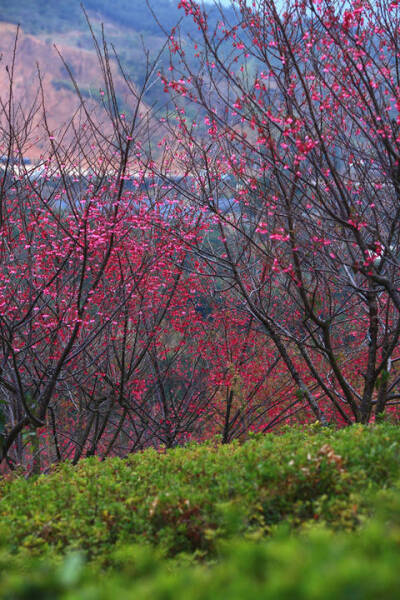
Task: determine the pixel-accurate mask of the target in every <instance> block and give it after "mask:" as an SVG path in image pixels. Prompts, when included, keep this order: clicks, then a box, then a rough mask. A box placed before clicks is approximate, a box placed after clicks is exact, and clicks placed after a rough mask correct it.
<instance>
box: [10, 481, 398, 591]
mask: <svg viewBox="0 0 400 600" xmlns="http://www.w3.org/2000/svg"><path fill="white" fill-rule="evenodd" d="M385 501H386V503H387V504H390V505H391V520H390V522H389V523H388V522H387V520H386V519H385V518H384V513H385V511H383V513H382V516H380V517H378V518H375V519H373V520H372V521H371V522H370V523H369V524H368V525H367V526H366V527H363V528H362V529H361V530H359V531H357V532H355V533H354V532H352V533H350V532H340V533H339V534H334V533H333V532H332V531H329V530H328V529H327V528H326V527H321V526H320V525H315V524H312V525H311V526H310V527H309V528H307V530H306V531H303V532H302V533H301V534H298V535H295V536H294V535H293V534H291V533H290V530H289V529H288V528H287V527H283V528H282V527H281V528H280V529H278V531H277V532H276V534H275V536H274V537H273V538H272V539H269V540H268V541H265V540H264V541H262V542H255V541H249V540H238V539H236V540H233V541H232V540H230V541H229V543H227V542H224V543H220V544H219V554H220V556H219V561H218V562H217V563H214V564H211V565H182V564H181V565H178V566H177V565H175V566H174V568H172V566H171V564H170V563H168V562H165V561H162V560H161V558H160V555H159V554H157V552H155V551H153V550H152V549H151V548H149V547H146V546H144V547H143V546H142V547H138V546H128V547H125V548H119V549H118V551H115V552H114V553H113V556H112V561H113V566H114V568H113V570H109V571H108V572H107V573H106V575H105V576H103V577H102V579H101V582H100V583H99V572H98V571H96V570H95V569H94V568H93V567H90V566H87V565H85V564H84V561H83V558H82V556H81V555H79V554H72V555H69V556H68V557H66V558H65V560H64V561H63V562H62V563H61V564H58V565H55V564H54V558H53V559H51V558H50V559H49V560H48V561H46V562H44V561H43V560H42V561H37V560H36V561H34V560H33V561H32V560H31V561H30V562H28V565H26V564H25V565H24V569H23V570H24V571H25V572H24V573H23V575H22V576H21V575H20V574H16V571H15V570H12V571H11V572H10V571H9V566H8V564H7V563H6V562H5V561H4V567H5V568H6V569H8V572H7V571H6V569H5V571H4V572H7V575H6V576H4V578H3V581H2V583H1V584H0V596H1V598H3V599H5V600H11V599H12V600H28V599H29V600H32V599H35V598H38V599H39V598H40V600H47V599H48V600H50V598H51V599H53V598H60V599H63V600H87V599H89V598H96V599H98V600H113V599H114V598H121V600H150V599H151V600H185V599H186V598H190V599H191V600H211V599H212V600H225V599H226V598H230V599H232V600H245V599H247V598H252V599H253V600H269V599H271V600H272V599H276V598H279V599H280V600H286V599H287V600H289V599H290V600H305V599H307V600H319V599H320V598H324V600H345V599H347V598H351V599H352V600H357V599H360V600H376V599H377V598H379V599H380V600H392V599H393V598H396V597H398V595H399V593H400V573H399V569H398V555H399V545H400V536H399V533H400V518H399V517H400V493H399V491H398V490H397V491H396V492H394V493H391V494H389V495H388V496H387V497H386V498H385ZM393 505H395V511H393ZM1 562H3V561H2V560H1V559H0V565H1ZM1 566H3V565H1ZM14 569H15V565H14Z"/></svg>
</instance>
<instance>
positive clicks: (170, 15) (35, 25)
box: [0, 0, 218, 35]
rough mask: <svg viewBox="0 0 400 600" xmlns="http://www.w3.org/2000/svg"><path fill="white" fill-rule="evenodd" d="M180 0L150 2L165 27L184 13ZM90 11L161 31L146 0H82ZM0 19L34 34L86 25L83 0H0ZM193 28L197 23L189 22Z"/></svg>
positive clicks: (130, 25) (152, 31)
mask: <svg viewBox="0 0 400 600" xmlns="http://www.w3.org/2000/svg"><path fill="white" fill-rule="evenodd" d="M178 3H179V0H153V1H152V2H150V5H151V6H152V7H153V8H154V12H155V14H156V15H157V18H158V20H159V22H160V23H162V25H163V27H165V29H167V30H169V29H171V27H174V26H175V25H176V23H177V22H178V20H179V19H180V18H181V17H182V15H183V13H182V11H181V10H178ZM82 4H83V5H84V7H85V9H86V10H87V11H88V12H90V14H91V15H93V16H97V17H98V18H99V19H100V20H103V21H104V20H105V21H108V22H111V23H114V24H116V25H120V26H123V27H124V28H127V27H128V28H131V29H133V30H134V31H136V32H139V33H144V34H153V35H159V33H160V28H159V26H158V25H157V23H156V22H155V20H154V17H153V15H152V12H151V10H150V9H149V8H148V6H147V3H146V0H135V1H134V2H132V0H85V1H84V2H82ZM208 12H209V14H210V16H211V18H216V17H217V15H218V11H217V10H216V9H215V8H214V7H213V6H212V2H211V0H210V6H209V11H208ZM0 21H6V22H8V23H20V24H21V25H22V27H23V29H24V30H25V31H26V32H27V33H31V34H33V35H38V34H43V33H53V32H60V31H66V30H68V29H86V25H85V19H84V16H83V13H82V9H81V2H80V0H58V1H57V2H54V1H53V0H18V2H14V3H10V2H8V1H7V0H0ZM189 21H190V19H188V27H190V29H191V31H192V32H195V31H196V28H195V27H192V26H191V25H189Z"/></svg>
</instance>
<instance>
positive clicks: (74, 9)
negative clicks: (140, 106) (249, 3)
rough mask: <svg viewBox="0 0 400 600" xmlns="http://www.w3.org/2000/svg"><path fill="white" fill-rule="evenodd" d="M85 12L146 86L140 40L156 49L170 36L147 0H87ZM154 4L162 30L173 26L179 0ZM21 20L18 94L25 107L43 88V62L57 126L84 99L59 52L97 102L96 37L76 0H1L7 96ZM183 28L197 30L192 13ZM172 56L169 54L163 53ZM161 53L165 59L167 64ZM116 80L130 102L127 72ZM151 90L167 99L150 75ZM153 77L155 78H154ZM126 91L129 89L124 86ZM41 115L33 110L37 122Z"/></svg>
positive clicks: (156, 98) (151, 97)
mask: <svg viewBox="0 0 400 600" xmlns="http://www.w3.org/2000/svg"><path fill="white" fill-rule="evenodd" d="M84 5H85V10H86V11H87V15H88V18H89V20H90V22H91V25H92V27H93V30H94V31H95V33H96V35H98V36H100V35H101V27H102V25H103V24H104V31H105V35H106V39H107V41H108V42H109V43H110V44H112V45H113V46H115V48H116V51H117V53H118V55H119V57H120V59H121V63H122V64H123V66H124V68H125V69H126V71H127V73H128V74H129V76H130V77H131V78H132V80H133V81H134V82H135V83H136V85H137V86H141V85H142V83H143V80H144V77H145V71H146V61H145V57H144V52H143V44H144V46H145V47H146V49H148V50H149V52H150V57H155V56H156V55H157V53H158V52H159V50H160V49H161V48H162V46H163V44H164V43H165V33H163V31H162V30H161V29H160V25H159V24H158V23H157V21H156V20H155V19H154V16H153V15H152V13H151V10H150V9H149V7H148V6H147V3H146V0H135V1H132V0H114V1H113V2H110V0H86V2H85V3H84ZM152 5H153V7H154V11H155V13H156V15H157V19H158V21H159V23H160V24H162V27H163V28H164V30H165V31H169V30H170V29H171V28H172V27H173V26H174V25H176V24H177V22H178V21H179V19H181V18H182V17H183V11H182V10H178V8H177V7H178V0H157V1H153V2H152ZM209 13H210V16H211V20H212V22H213V23H216V21H217V19H218V15H219V13H218V10H217V9H216V8H215V7H211V5H210V10H209ZM17 24H19V25H20V27H21V31H20V35H19V43H18V47H17V60H16V69H15V78H16V85H15V93H14V98H15V101H16V102H17V104H20V105H21V106H22V107H23V108H24V109H25V110H27V107H28V105H29V104H30V103H32V101H33V100H34V98H35V97H36V96H37V94H38V77H37V66H36V63H38V64H39V67H40V69H41V72H42V74H43V79H44V87H45V95H46V110H47V114H48V120H49V123H50V125H51V128H52V129H54V130H55V129H58V128H60V127H62V126H63V125H64V124H65V123H66V122H68V120H69V118H70V117H71V116H72V115H73V114H74V112H75V111H76V109H77V106H78V104H79V99H78V96H77V94H76V91H75V88H74V85H73V83H72V81H71V79H70V75H69V74H68V72H67V70H66V69H65V67H63V65H62V61H61V59H60V57H59V56H58V55H57V52H56V51H55V49H54V48H53V44H54V43H55V44H56V45H57V48H58V50H59V51H60V53H61V54H62V56H63V57H64V59H65V61H66V62H67V64H68V66H69V67H70V69H71V72H72V73H73V74H74V76H76V80H77V82H78V84H79V86H80V89H81V91H82V95H83V96H84V97H85V99H87V100H88V101H89V102H91V104H92V106H93V108H96V103H97V105H98V100H99V98H98V91H99V89H100V88H101V87H102V76H101V70H100V68H99V65H98V62H97V57H96V54H95V51H94V45H93V39H92V36H91V33H90V30H89V27H88V23H87V21H86V17H85V14H84V12H83V10H82V7H81V6H80V2H79V0H59V1H58V2H56V3H55V2H53V1H51V0H19V1H18V2H17V3H13V4H10V3H9V2H8V1H7V0H0V53H1V55H2V60H1V62H0V85H1V88H0V89H1V90H2V92H1V96H2V99H3V100H6V99H7V93H8V72H7V65H10V64H11V56H12V49H13V45H14V39H15V34H16V31H17ZM184 30H185V32H186V33H188V34H190V35H195V34H196V31H197V28H196V26H195V25H194V24H193V23H192V20H191V19H186V20H185V27H184ZM165 60H167V55H166V56H165ZM162 62H163V61H162V60H161V62H160V66H161V67H162ZM117 71H118V69H117V68H116V85H117V88H118V89H117V92H119V99H120V100H121V102H122V106H123V108H124V109H125V107H126V102H128V103H129V102H130V101H132V99H130V100H129V99H128V98H127V95H126V94H125V97H124V91H123V88H124V86H123V78H122V76H121V74H117ZM153 79H154V81H153V85H152V86H151V91H150V92H149V93H148V94H147V95H146V98H145V100H146V102H147V104H148V105H153V104H158V105H160V104H161V103H163V102H164V100H165V94H163V88H162V85H161V84H160V85H158V84H157V81H156V79H157V78H156V77H154V78H153ZM154 83H155V85H154ZM125 91H126V90H125ZM39 120H40V115H39V114H38V115H37V116H36V120H35V127H37V126H38V122H39ZM39 138H40V135H38V138H37V139H38V142H37V143H35V144H33V146H32V147H31V149H30V151H29V153H30V155H31V156H33V157H36V156H38V155H40V154H41V153H42V152H43V151H44V145H43V142H42V141H41V140H40V139H39Z"/></svg>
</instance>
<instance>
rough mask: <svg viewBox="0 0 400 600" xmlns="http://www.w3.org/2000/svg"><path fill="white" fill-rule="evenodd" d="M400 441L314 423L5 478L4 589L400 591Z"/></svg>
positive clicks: (152, 594)
mask: <svg viewBox="0 0 400 600" xmlns="http://www.w3.org/2000/svg"><path fill="white" fill-rule="evenodd" d="M399 449H400V439H399V430H398V428H397V427H395V426H389V425H381V426H376V427H368V428H363V427H352V428H349V429H345V430H342V431H338V432H334V431H331V430H318V428H315V427H314V428H310V429H309V430H307V432H304V431H302V430H292V431H288V432H287V433H284V434H283V435H279V436H278V435H268V436H265V437H261V438H254V439H253V440H251V441H249V442H246V443H245V444H244V445H242V446H240V445H226V446H214V445H205V446H191V447H187V448H179V449H175V450H172V451H168V452H166V453H165V454H162V453H161V454H159V453H157V452H156V451H154V450H147V451H145V452H143V453H139V454H135V455H132V456H131V457H129V458H128V459H126V460H118V459H110V460H107V461H105V462H103V463H99V462H98V461H97V460H96V459H88V460H85V461H82V462H81V463H80V464H79V465H78V466H77V467H72V466H71V465H65V464H64V465H60V466H59V467H57V469H56V470H55V471H54V472H52V473H51V474H48V475H42V476H40V477H38V478H36V479H30V480H25V479H24V478H22V477H21V478H19V477H17V478H14V479H12V480H8V481H6V480H3V481H2V482H1V484H0V494H1V500H0V539H1V547H2V550H1V551H0V571H2V572H3V577H2V580H1V583H0V597H1V598H15V599H17V598H34V597H37V598H39V597H40V598H41V599H43V598H54V597H62V598H64V597H65V598H69V599H70V598H82V599H83V598H107V599H110V600H111V598H113V597H114V598H115V597H119V598H160V599H161V598H165V599H166V598H171V599H172V598H174V599H180V598H182V600H183V598H187V597H190V598H191V599H192V598H199V599H200V598H201V599H203V598H204V599H206V598H210V599H211V598H213V599H214V598H221V599H222V598H226V597H229V598H238V599H239V598H243V599H244V598H246V597H248V595H246V593H247V592H248V590H253V592H252V596H251V597H252V598H261V597H262V598H270V597H271V598H277V597H279V598H311V597H312V598H319V597H324V598H342V597H343V598H347V597H351V598H360V599H361V598H377V597H380V598H393V597H395V596H394V595H393V594H394V590H396V591H397V590H400V587H399V586H400V578H399V573H398V569H397V566H396V565H397V556H398V551H399V549H400V548H399V545H400V528H399V527H400V493H399V491H398V489H397V484H396V482H397V480H398V479H399V478H400V452H399ZM377 506H378V510H377V508H376V507H377ZM371 517H372V518H371ZM293 531H297V533H296V535H293V533H291V532H293ZM333 532H335V534H333ZM63 557H66V558H63ZM372 563H373V564H374V565H375V567H374V571H373V572H372V570H371V564H372ZM1 567H3V568H1ZM321 573H324V574H325V575H323V576H322V575H321ZM288 574H289V575H288ZM32 586H33V587H32ZM187 586H189V587H190V589H193V594H192V593H191V595H190V596H187V595H186V596H185V590H186V592H187ZM227 586H228V587H227ZM227 589H229V595H228V596H226V595H224V594H226V593H227ZM351 589H353V591H354V594H355V595H349V593H350V591H351ZM35 590H36V591H35ZM38 590H39V591H38ZM296 590H297V591H296ZM332 590H333V591H332ZM359 590H360V593H359ZM335 591H336V596H335V595H334V592H335ZM356 592H357V593H356ZM373 593H374V594H375V596H374V595H373ZM35 594H36V595H35ZM46 594H47V595H46ZM57 594H58V595H57ZM318 594H320V595H319V596H318ZM321 594H322V595H321ZM371 594H372V595H371ZM377 594H378V595H377ZM390 594H392V595H390Z"/></svg>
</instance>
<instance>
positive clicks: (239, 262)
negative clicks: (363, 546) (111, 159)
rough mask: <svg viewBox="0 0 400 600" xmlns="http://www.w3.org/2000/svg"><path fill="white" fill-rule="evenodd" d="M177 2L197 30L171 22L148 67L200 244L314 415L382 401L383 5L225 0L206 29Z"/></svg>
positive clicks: (395, 135) (390, 224)
mask: <svg viewBox="0 0 400 600" xmlns="http://www.w3.org/2000/svg"><path fill="white" fill-rule="evenodd" d="M180 7H181V8H182V10H183V12H184V14H185V15H186V18H191V19H193V20H194V21H195V23H196V24H197V26H198V30H199V39H196V40H193V42H192V44H191V45H189V44H188V43H183V41H182V37H181V36H180V33H179V29H177V30H175V31H174V32H172V34H171V36H170V52H171V67H170V71H168V72H167V73H160V77H161V79H162V81H163V83H164V89H165V91H166V92H167V93H168V94H170V95H171V96H172V97H173V98H174V101H175V111H174V113H173V114H171V115H170V118H169V124H170V131H171V134H172V133H175V140H176V150H175V151H176V156H177V161H179V163H180V165H181V167H180V168H181V170H182V171H183V172H186V173H191V175H192V177H193V178H194V180H195V181H194V184H193V186H192V188H191V202H192V203H193V205H195V206H197V207H198V209H199V210H201V211H203V213H204V214H208V215H209V219H210V220H212V222H213V224H214V233H215V235H217V236H218V244H209V243H208V244H206V243H204V241H203V243H202V244H201V245H199V246H198V248H197V252H198V254H199V256H201V257H202V258H203V260H204V261H205V262H206V263H207V264H208V266H209V269H210V272H213V273H214V275H215V276H216V277H217V278H219V279H220V280H221V281H222V282H223V283H224V285H225V287H229V289H231V290H232V289H233V290H234V291H235V294H236V297H237V298H238V299H239V300H240V302H241V304H242V307H243V310H246V311H247V312H248V313H249V314H250V315H252V317H253V318H254V319H255V320H256V321H257V322H258V323H259V324H260V325H262V328H263V330H264V333H265V334H266V336H267V337H268V339H269V340H270V341H271V343H273V344H274V346H275V348H276V350H277V352H278V354H279V356H280V357H281V360H282V361H283V362H284V364H285V365H286V367H287V369H288V371H289V372H290V374H291V377H292V380H293V392H292V393H293V397H294V398H296V397H297V398H298V401H299V403H303V405H305V406H307V407H308V410H310V411H311V412H312V414H313V415H314V417H315V418H317V419H318V420H320V421H321V422H322V423H329V422H331V421H332V420H333V421H337V422H340V423H351V422H353V421H361V422H364V423H366V422H368V421H369V420H371V419H373V418H375V416H376V415H382V414H383V412H384V411H385V410H386V411H390V410H392V409H393V410H394V409H395V406H396V404H397V402H398V398H399V388H398V385H399V370H398V360H399V356H398V339H399V333H400V319H399V309H400V302H399V289H400V288H399V256H400V248H399V231H400V230H399V203H398V198H399V157H400V155H399V150H400V146H399V144H400V137H399V123H400V119H399V107H400V104H399V90H400V87H399V86H400V81H399V70H398V59H399V57H400V45H399V41H400V37H399V36H400V29H399V25H400V7H399V5H398V3H397V2H390V1H378V2H369V1H364V0H354V1H352V2H339V3H338V2H333V1H332V0H318V1H315V0H304V1H292V0H288V1H287V2H283V3H282V2H274V1H271V2H270V1H267V0H259V1H256V2H245V1H244V0H238V1H237V2H233V7H234V8H235V9H236V18H235V20H234V22H231V23H229V22H228V21H227V19H226V16H225V15H224V14H223V10H222V9H221V20H220V23H219V25H218V26H217V27H216V28H215V30H211V29H210V28H209V26H208V21H207V14H206V12H205V10H204V9H203V8H202V7H201V6H200V4H199V3H197V2H195V1H194V0H182V1H181V2H180ZM193 57H197V59H198V67H197V68H193V66H192V65H193V62H192V58H193ZM189 58H190V60H189ZM194 107H195V110H194Z"/></svg>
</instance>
